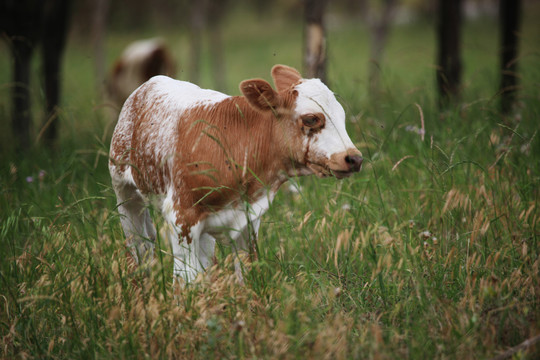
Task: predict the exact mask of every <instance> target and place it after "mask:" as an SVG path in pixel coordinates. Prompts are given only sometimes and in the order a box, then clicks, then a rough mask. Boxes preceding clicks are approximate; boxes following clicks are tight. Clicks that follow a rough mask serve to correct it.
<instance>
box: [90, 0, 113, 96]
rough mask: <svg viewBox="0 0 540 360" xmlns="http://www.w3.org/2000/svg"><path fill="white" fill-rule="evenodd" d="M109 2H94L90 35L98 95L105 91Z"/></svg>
mask: <svg viewBox="0 0 540 360" xmlns="http://www.w3.org/2000/svg"><path fill="white" fill-rule="evenodd" d="M109 6H110V0H96V1H95V3H94V18H93V24H92V33H93V34H92V35H93V42H94V66H95V73H96V79H95V82H96V83H95V87H96V91H98V93H104V90H105V86H104V85H105V49H104V46H103V43H104V41H105V30H106V28H107V14H108V12H109Z"/></svg>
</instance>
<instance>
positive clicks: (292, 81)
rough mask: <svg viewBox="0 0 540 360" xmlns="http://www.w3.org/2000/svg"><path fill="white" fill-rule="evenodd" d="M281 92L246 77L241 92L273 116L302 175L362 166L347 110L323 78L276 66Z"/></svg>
mask: <svg viewBox="0 0 540 360" xmlns="http://www.w3.org/2000/svg"><path fill="white" fill-rule="evenodd" d="M272 78H273V79H274V84H275V86H276V89H277V91H276V90H274V89H273V88H272V86H271V85H270V84H269V83H268V82H266V81H265V80H261V79H253V80H246V81H243V82H242V83H241V84H240V90H241V91H242V93H243V94H244V96H245V97H246V99H247V101H248V102H249V104H250V105H251V106H252V107H253V108H254V109H255V110H257V111H260V112H266V113H268V114H272V118H273V120H272V121H275V122H276V124H277V126H275V127H274V129H275V133H274V134H272V136H274V137H275V138H276V139H278V141H279V143H280V145H281V146H282V148H283V149H285V151H287V152H288V153H289V157H290V159H291V160H292V162H293V169H292V170H293V173H294V174H296V175H309V174H316V175H317V176H319V177H326V176H330V175H332V174H333V175H334V176H336V177H337V178H343V177H347V176H349V175H351V174H353V173H354V172H358V171H360V169H361V167H362V161H363V159H362V154H361V153H360V151H358V149H357V148H356V147H355V146H354V144H353V143H352V141H351V139H350V138H349V135H348V134H347V131H346V129H345V111H344V110H343V107H342V106H341V105H340V103H339V102H338V101H337V100H336V98H335V96H334V94H333V93H332V91H330V89H328V87H327V86H326V85H324V84H323V83H322V82H321V81H320V80H319V79H302V77H301V75H300V73H298V71H297V70H295V69H293V68H291V67H288V66H284V65H276V66H274V67H273V68H272Z"/></svg>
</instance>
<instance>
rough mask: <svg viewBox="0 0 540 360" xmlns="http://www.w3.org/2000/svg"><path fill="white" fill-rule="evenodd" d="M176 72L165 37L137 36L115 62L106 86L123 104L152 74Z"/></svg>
mask: <svg viewBox="0 0 540 360" xmlns="http://www.w3.org/2000/svg"><path fill="white" fill-rule="evenodd" d="M175 72H176V66H175V64H174V60H173V56H172V54H171V52H170V50H169V48H168V47H167V45H165V42H164V41H163V40H161V39H159V38H154V39H147V40H138V41H135V42H133V43H131V44H130V45H129V46H128V47H126V49H125V50H124V51H123V52H122V55H120V57H119V58H118V59H117V60H116V61H115V62H114V66H113V68H112V71H111V74H110V76H109V79H108V81H107V90H108V92H109V95H110V97H111V99H112V100H113V101H114V102H115V104H116V105H118V108H120V107H121V106H122V104H123V103H124V101H126V99H127V98H128V96H129V95H130V94H131V93H132V92H133V91H134V90H135V89H137V88H138V87H139V86H140V85H141V84H142V83H144V82H145V81H147V80H148V79H150V78H151V77H153V76H155V75H168V76H174V74H175ZM116 115H118V114H116Z"/></svg>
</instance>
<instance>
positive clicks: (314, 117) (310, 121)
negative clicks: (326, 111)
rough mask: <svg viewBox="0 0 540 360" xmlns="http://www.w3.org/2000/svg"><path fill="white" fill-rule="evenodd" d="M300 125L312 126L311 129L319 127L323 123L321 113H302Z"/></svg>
mask: <svg viewBox="0 0 540 360" xmlns="http://www.w3.org/2000/svg"><path fill="white" fill-rule="evenodd" d="M302 125H304V126H306V127H308V128H312V129H317V128H320V127H322V126H323V125H324V116H323V115H322V114H321V115H318V114H308V115H303V116H302Z"/></svg>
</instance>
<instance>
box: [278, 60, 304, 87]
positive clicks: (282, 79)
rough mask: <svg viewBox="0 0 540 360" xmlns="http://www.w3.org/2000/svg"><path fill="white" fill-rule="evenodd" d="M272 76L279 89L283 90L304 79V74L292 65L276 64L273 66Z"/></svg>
mask: <svg viewBox="0 0 540 360" xmlns="http://www.w3.org/2000/svg"><path fill="white" fill-rule="evenodd" d="M272 78H273V79H274V84H275V85H276V89H277V91H283V90H287V89H289V88H290V87H291V86H293V85H296V84H298V83H299V82H300V80H302V75H300V73H299V72H298V70H296V69H295V68H292V67H290V66H286V65H275V66H274V67H273V68H272Z"/></svg>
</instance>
